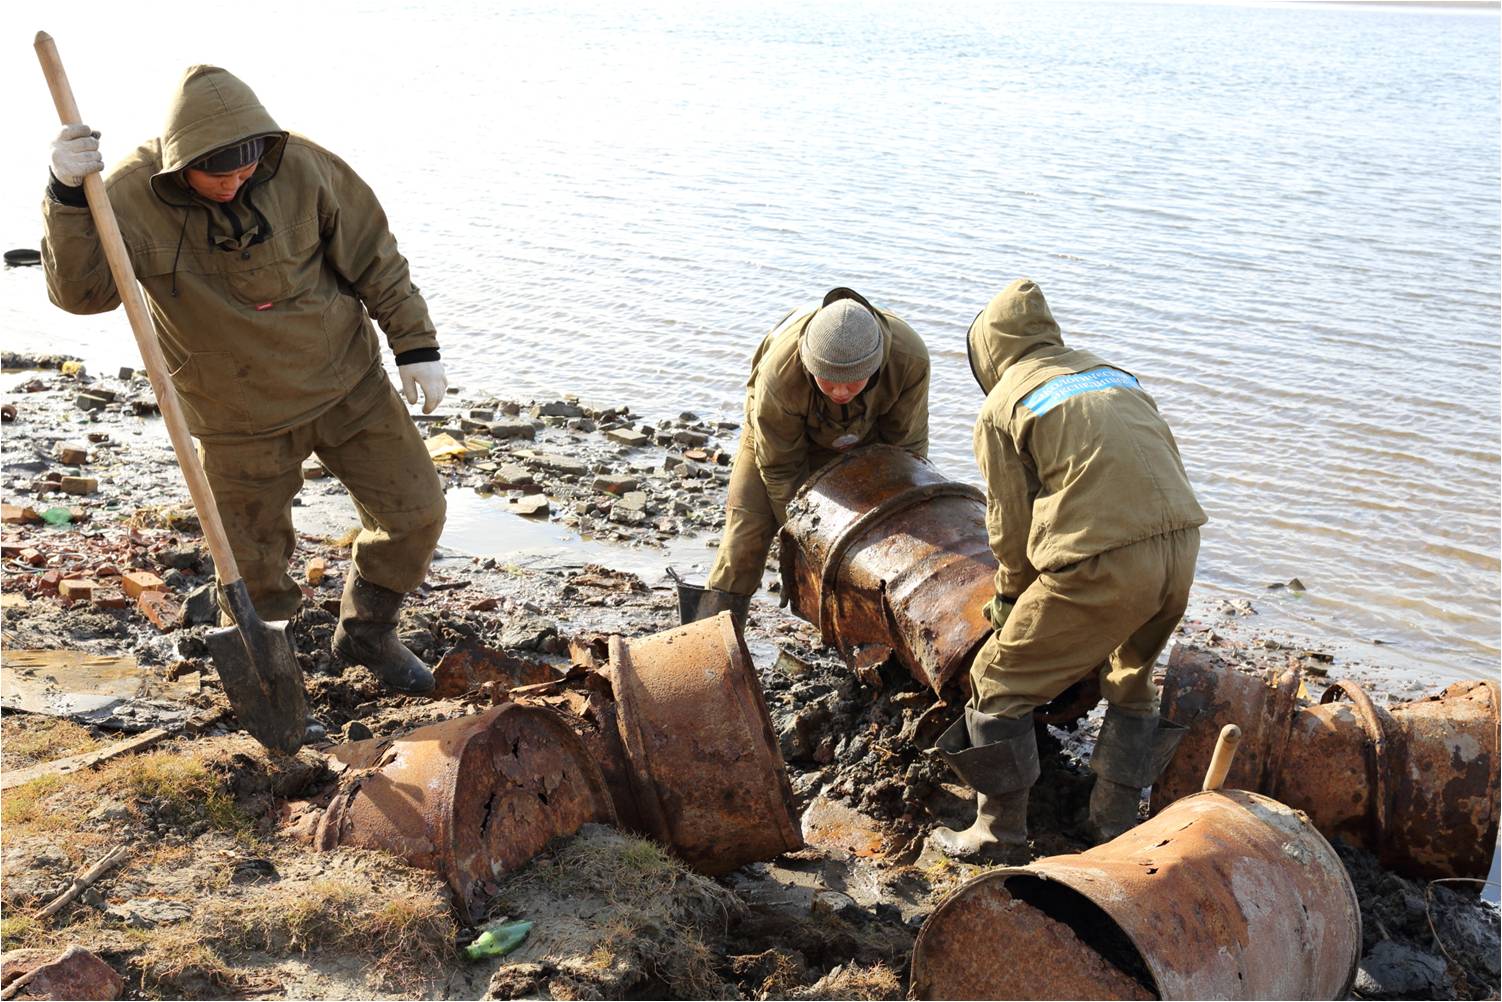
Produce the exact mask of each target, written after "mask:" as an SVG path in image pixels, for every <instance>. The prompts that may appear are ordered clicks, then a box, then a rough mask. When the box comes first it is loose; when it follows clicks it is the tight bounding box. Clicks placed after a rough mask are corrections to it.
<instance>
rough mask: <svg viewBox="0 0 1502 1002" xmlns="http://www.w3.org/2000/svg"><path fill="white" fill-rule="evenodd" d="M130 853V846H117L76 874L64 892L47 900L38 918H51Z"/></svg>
mask: <svg viewBox="0 0 1502 1002" xmlns="http://www.w3.org/2000/svg"><path fill="white" fill-rule="evenodd" d="M128 855H130V847H129V846H124V845H117V846H115V847H114V848H113V849H111V850H110V851H109V852H108V853H107V854H106V855H105V857H104V858H103V859H101V860H100V861H99V862H97V863H95V864H94V865H93V866H91V867H89V868H88V869H86V870H84V871H83V872H82V873H79V874H78V875H76V876H75V877H74V878H73V882H72V883H71V884H69V885H68V889H67V890H66V891H63V893H61V894H59V895H58V896H57V897H55V898H53V899H52V900H51V901H49V902H47V906H46V907H45V908H43V909H42V910H41V911H39V912H37V918H44V919H45V918H51V917H52V916H54V915H56V914H57V913H58V912H60V911H62V909H63V908H64V907H66V906H67V905H68V903H69V902H70V901H72V900H73V899H74V898H76V897H78V896H79V895H80V894H82V893H83V892H84V891H86V890H87V889H88V888H89V887H91V886H93V884H94V882H95V881H96V880H98V879H99V878H100V877H102V876H104V875H105V874H106V873H108V872H109V871H110V869H111V868H113V867H114V866H116V865H118V864H119V863H120V861H121V860H123V859H124V858H125V857H126V856H128Z"/></svg>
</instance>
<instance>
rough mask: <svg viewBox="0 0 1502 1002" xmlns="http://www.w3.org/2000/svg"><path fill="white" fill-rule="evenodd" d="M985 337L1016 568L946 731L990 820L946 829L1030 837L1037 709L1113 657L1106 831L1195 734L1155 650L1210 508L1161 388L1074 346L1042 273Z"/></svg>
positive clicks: (964, 836)
mask: <svg viewBox="0 0 1502 1002" xmlns="http://www.w3.org/2000/svg"><path fill="white" fill-rule="evenodd" d="M969 348H970V367H971V370H972V371H973V372H974V373H975V378H976V381H977V382H979V383H980V386H981V389H982V390H985V391H986V401H985V403H984V404H983V405H982V406H981V411H980V416H979V418H978V419H977V420H976V422H975V458H976V462H977V463H979V464H980V468H981V472H982V474H983V475H984V476H985V479H986V528H987V531H988V534H989V535H990V539H991V549H992V550H993V551H994V552H995V554H996V559H997V560H998V561H999V563H1000V567H999V568H998V569H997V571H996V597H995V598H994V599H993V600H992V601H991V602H990V603H989V604H988V606H987V608H986V618H987V619H989V620H990V622H991V625H992V626H993V627H994V628H995V632H994V633H992V634H991V637H990V639H989V640H987V641H986V643H985V645H984V646H982V648H981V650H980V653H979V654H977V655H976V658H975V661H974V662H973V663H972V665H971V669H970V681H971V687H972V695H971V699H970V703H969V705H968V706H967V707H966V709H965V715H964V717H963V718H962V719H961V720H959V721H956V722H955V725H954V726H953V727H951V728H950V729H949V730H948V731H946V732H945V733H944V735H943V736H942V737H941V738H940V739H939V748H940V750H941V751H942V752H944V753H945V757H946V759H947V760H948V762H949V764H950V766H951V767H952V768H953V769H954V771H955V772H957V773H958V774H959V775H960V777H961V778H962V779H964V780H965V782H967V783H968V784H970V786H971V787H972V788H974V790H975V791H976V819H975V824H974V825H973V826H972V827H971V828H969V829H968V830H965V831H959V832H957V831H953V830H951V829H948V828H940V829H937V830H936V831H935V832H934V836H933V837H934V840H935V841H936V843H937V844H938V845H939V847H940V848H941V849H943V850H945V851H946V852H950V853H952V854H955V855H973V854H977V853H979V852H982V851H990V852H992V853H993V854H994V853H996V852H998V851H999V852H1003V853H1005V852H1007V851H1008V850H1012V851H1013V852H1014V853H1015V851H1017V850H1021V849H1023V848H1024V847H1025V846H1026V842H1027V799H1028V789H1029V788H1030V787H1031V786H1032V784H1033V781H1034V780H1036V779H1037V778H1038V774H1039V766H1038V745H1037V741H1036V739H1035V737H1034V733H1033V710H1034V709H1035V708H1036V707H1038V706H1040V705H1042V704H1043V703H1046V702H1048V701H1049V700H1051V699H1053V698H1054V697H1055V696H1057V695H1059V694H1060V693H1062V692H1063V691H1064V690H1065V689H1066V688H1068V687H1069V686H1070V685H1071V684H1073V683H1074V682H1076V681H1078V680H1079V679H1081V678H1083V677H1085V676H1086V675H1088V674H1090V673H1091V672H1094V671H1099V672H1100V684H1101V692H1102V693H1103V694H1104V695H1105V697H1106V699H1107V701H1108V702H1109V704H1110V705H1109V707H1108V708H1107V710H1106V718H1105V723H1104V725H1103V726H1102V727H1101V732H1100V738H1099V740H1098V741H1097V742H1096V745H1095V753H1094V755H1092V756H1091V760H1090V766H1091V769H1092V770H1093V771H1094V772H1095V775H1096V782H1095V788H1094V790H1093V791H1092V793H1091V795H1090V818H1089V829H1090V834H1091V837H1092V838H1093V839H1095V840H1096V841H1106V840H1108V839H1111V838H1115V837H1116V836H1117V835H1119V834H1120V833H1121V832H1123V831H1126V830H1127V829H1128V828H1130V827H1132V826H1133V825H1134V824H1136V821H1137V808H1138V804H1139V802H1140V801H1141V795H1142V788H1143V787H1145V786H1148V785H1150V784H1151V783H1152V782H1153V780H1154V779H1155V778H1156V777H1157V775H1158V773H1159V772H1161V771H1162V769H1163V767H1164V766H1165V765H1166V764H1167V761H1168V757H1169V756H1171V755H1172V754H1173V749H1174V748H1175V747H1176V746H1177V745H1178V741H1179V738H1180V737H1182V735H1183V729H1182V728H1180V727H1179V726H1178V725H1176V724H1171V723H1168V722H1167V721H1161V722H1160V721H1159V718H1158V698H1157V687H1156V686H1155V685H1154V684H1153V680H1152V667H1153V663H1154V662H1155V661H1156V660H1157V658H1158V655H1159V653H1161V652H1162V650H1163V647H1164V645H1165V644H1167V643H1168V639H1169V637H1170V635H1171V634H1172V633H1173V630H1174V627H1175V626H1176V625H1177V624H1178V622H1179V619H1180V617H1181V616H1182V615H1183V614H1184V607H1185V604H1186V602H1187V600H1188V596H1189V586H1190V585H1191V584H1192V583H1193V581H1194V562H1195V557H1196V555H1197V554H1198V553H1199V529H1198V526H1201V525H1203V524H1204V523H1205V513H1204V512H1203V511H1201V510H1200V506H1199V503H1198V502H1196V501H1195V498H1194V491H1193V490H1191V489H1190V486H1189V479H1188V477H1187V476H1185V474H1184V466H1183V463H1182V462H1181V461H1180V460H1179V450H1178V447H1177V446H1176V445H1175V444H1174V439H1173V434H1172V433H1171V432H1170V431H1169V430H1168V425H1167V424H1165V423H1164V421H1163V418H1162V417H1161V416H1160V415H1159V414H1158V408H1157V405H1156V404H1154V403H1153V398H1152V397H1150V396H1148V394H1147V392H1146V391H1145V390H1143V389H1142V387H1141V386H1140V385H1139V384H1138V382H1137V379H1136V378H1135V377H1134V376H1132V375H1131V374H1130V373H1128V372H1126V371H1124V370H1122V369H1118V368H1115V367H1114V366H1112V365H1110V364H1109V363H1107V362H1105V361H1104V360H1102V359H1100V358H1098V357H1097V356H1095V355H1093V354H1091V353H1090V352H1087V351H1079V350H1071V349H1069V348H1066V347H1065V346H1064V341H1063V338H1062V337H1060V335H1059V325H1058V324H1056V323H1055V322H1054V319H1053V315H1052V314H1051V313H1050V312H1049V309H1048V304H1047V303H1046V302H1045V301H1044V299H1043V291H1042V290H1041V289H1039V288H1038V286H1037V285H1036V284H1034V283H1033V282H1032V281H1030V280H1028V279H1019V280H1017V281H1015V282H1013V283H1012V284H1011V285H1009V286H1007V287H1006V289H1005V290H1003V291H1002V293H1001V294H1000V295H998V296H997V297H996V298H995V299H993V300H992V301H991V305H990V306H988V307H986V309H985V310H984V311H983V312H982V313H981V314H980V316H979V317H977V318H976V320H975V323H974V324H972V325H971V327H970V335H969Z"/></svg>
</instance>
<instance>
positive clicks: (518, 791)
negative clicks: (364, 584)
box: [315, 703, 615, 920]
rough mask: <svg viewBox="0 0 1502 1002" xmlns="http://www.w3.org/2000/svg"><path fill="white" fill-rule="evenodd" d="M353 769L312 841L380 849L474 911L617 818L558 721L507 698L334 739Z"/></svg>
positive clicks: (577, 744)
mask: <svg viewBox="0 0 1502 1002" xmlns="http://www.w3.org/2000/svg"><path fill="white" fill-rule="evenodd" d="M333 755H334V757H335V758H337V759H339V760H340V761H342V762H343V763H345V765H347V766H348V767H349V771H348V772H346V773H345V775H344V776H343V778H342V779H341V780H340V784H339V788H338V791H337V792H336V793H335V794H334V799H333V801H332V802H331V803H330V804H329V807H328V809H327V810H326V811H325V812H324V816H323V819H322V820H321V821H320V822H319V825H318V831H317V834H316V836H315V842H316V844H317V846H318V848H320V849H332V848H334V847H335V846H340V845H346V846H359V847H363V848H367V849H383V850H385V851H386V852H390V853H393V854H394V855H397V856H400V857H401V858H402V859H404V860H406V861H407V862H408V863H410V864H411V865H413V866H416V867H419V868H421V869H425V870H433V871H435V872H437V873H438V874H440V875H441V876H442V877H443V878H444V880H446V881H447V882H448V885H449V887H450V888H452V890H453V892H454V901H455V904H456V905H457V907H458V909H459V911H460V912H461V914H464V915H466V916H467V917H468V918H469V919H470V920H478V919H480V918H481V917H483V916H482V914H480V913H481V911H482V910H483V907H484V904H485V902H486V900H487V899H488V898H489V897H490V896H491V894H493V893H494V891H495V887H494V884H493V881H494V880H495V878H497V877H499V876H501V875H502V874H505V873H509V872H510V871H512V870H515V869H517V868H519V867H521V866H523V865H524V864H526V862H527V861H528V860H530V859H531V858H532V857H533V856H535V855H537V854H538V853H539V852H541V851H542V849H543V847H544V846H546V845H547V843H548V841H549V840H550V839H552V838H555V837H557V836H560V835H572V834H573V833H574V832H576V831H578V830H579V828H580V827H581V826H583V825H584V824H585V823H586V822H589V821H601V822H605V823H613V822H614V821H615V811H614V809H613V808H612V806H611V801H610V794H609V793H608V792H607V790H606V788H605V780H604V778H603V777H602V776H601V775H600V770H599V768H598V767H597V766H596V765H595V763H594V762H593V760H591V758H590V757H589V755H588V753H587V752H586V751H585V748H584V745H583V743H582V742H581V741H580V740H579V738H578V737H577V736H575V734H574V732H573V731H572V730H570V729H569V726H568V724H567V723H566V722H565V721H564V719H563V718H562V717H561V716H560V715H558V714H557V713H554V712H553V711H551V710H547V709H543V708H542V707H536V706H523V705H518V704H515V703H507V704H503V705H501V706H496V707H492V708H491V709H489V710H486V711H485V712H484V713H479V714H475V715H473V716H468V717H459V718H457V719H454V720H446V721H444V722H442V723H438V724H432V725H429V726H427V727H420V728H418V729H417V730H415V731H411V732H410V733H407V734H404V735H401V736H400V737H397V738H378V739H372V740H369V741H356V742H352V743H350V744H346V745H341V746H340V747H338V748H336V749H335V750H334V752H333Z"/></svg>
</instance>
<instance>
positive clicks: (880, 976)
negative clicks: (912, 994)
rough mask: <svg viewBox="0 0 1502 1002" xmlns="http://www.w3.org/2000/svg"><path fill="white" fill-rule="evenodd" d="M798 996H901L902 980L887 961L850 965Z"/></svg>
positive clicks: (828, 975) (877, 997)
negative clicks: (867, 965) (884, 962)
mask: <svg viewBox="0 0 1502 1002" xmlns="http://www.w3.org/2000/svg"><path fill="white" fill-rule="evenodd" d="M788 997H789V998H795V999H901V998H904V997H905V996H904V993H903V991H902V979H901V978H899V977H897V974H896V972H894V971H893V970H892V969H891V968H890V967H888V966H887V965H886V964H881V963H877V964H872V965H871V966H870V967H864V966H862V965H860V964H847V965H845V966H844V967H841V968H839V969H838V970H835V971H832V972H830V973H829V974H827V975H825V976H824V977H823V978H821V979H820V980H819V982H818V983H817V984H815V985H813V986H811V987H809V988H808V989H806V990H804V991H795V992H793V993H792V994H791V995H790V996H788Z"/></svg>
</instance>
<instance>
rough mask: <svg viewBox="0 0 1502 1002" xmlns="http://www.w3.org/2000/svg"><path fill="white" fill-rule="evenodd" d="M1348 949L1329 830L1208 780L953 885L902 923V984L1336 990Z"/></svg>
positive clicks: (1064, 991)
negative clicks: (910, 924) (1070, 848)
mask: <svg viewBox="0 0 1502 1002" xmlns="http://www.w3.org/2000/svg"><path fill="white" fill-rule="evenodd" d="M1202 761H1203V760H1202ZM1360 957H1361V912H1360V910H1359V908H1358V906H1357V903H1356V892H1355V890H1354V888H1352V886H1351V880H1350V877H1349V876H1347V874H1346V871H1345V867H1344V866H1343V865H1342V864H1341V862H1340V858H1339V857H1338V856H1336V854H1335V851H1334V850H1333V849H1331V848H1330V844H1329V843H1328V842H1326V841H1325V839H1324V838H1323V837H1322V836H1321V835H1320V834H1319V832H1317V831H1315V829H1314V828H1313V826H1311V825H1310V824H1309V823H1308V822H1306V821H1304V820H1303V819H1302V818H1301V817H1300V816H1299V815H1298V813H1296V812H1295V811H1293V810H1292V809H1290V808H1288V807H1286V806H1284V805H1283V804H1280V803H1278V802H1277V801H1275V800H1271V799H1269V798H1267V797H1263V796H1259V795H1258V794H1255V793H1247V792H1245V791H1242V790H1228V791H1220V790H1216V791H1212V792H1208V793H1198V794H1195V795H1193V796H1190V797H1186V798H1184V799H1183V800H1180V801H1178V802H1176V803H1175V804H1173V805H1172V806H1170V807H1169V808H1168V809H1167V810H1165V811H1164V812H1163V813H1161V814H1159V815H1158V816H1157V817H1155V818H1153V819H1151V820H1149V821H1147V822H1145V823H1144V824H1142V825H1139V826H1138V827H1136V828H1134V829H1132V830H1131V831H1129V832H1127V833H1126V834H1124V835H1122V836H1120V837H1119V838H1117V839H1115V840H1113V841H1111V842H1107V843H1106V844H1104V845H1100V846H1097V847H1095V848H1094V849H1091V850H1089V851H1087V852H1084V853H1080V854H1078V855H1072V856H1051V857H1049V858H1047V859H1040V860H1038V861H1036V862H1034V863H1032V864H1031V865H1029V866H1024V867H1003V868H999V869H995V870H990V871H988V872H986V873H984V874H982V875H981V876H979V877H976V878H975V879H973V880H971V881H969V882H967V883H965V884H963V885H962V886H961V887H960V888H959V889H958V890H956V891H955V892H954V893H953V894H952V895H950V896H949V897H948V898H947V899H946V900H945V901H944V902H943V903H942V904H940V905H939V907H938V908H937V909H936V910H935V911H934V913H933V914H932V915H930V916H929V918H928V921H926V922H925V923H924V924H923V928H922V930H921V931H920V932H919V933H918V940H917V943H916V945H915V946H914V949H913V968H912V995H913V997H914V998H920V999H1047V998H1053V999H1065V998H1067V999H1151V998H1162V999H1339V998H1345V997H1346V993H1347V991H1348V990H1349V988H1350V986H1351V983H1352V981H1353V980H1354V978H1355V976H1356V963H1357V961H1358V960H1359V959H1360Z"/></svg>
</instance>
